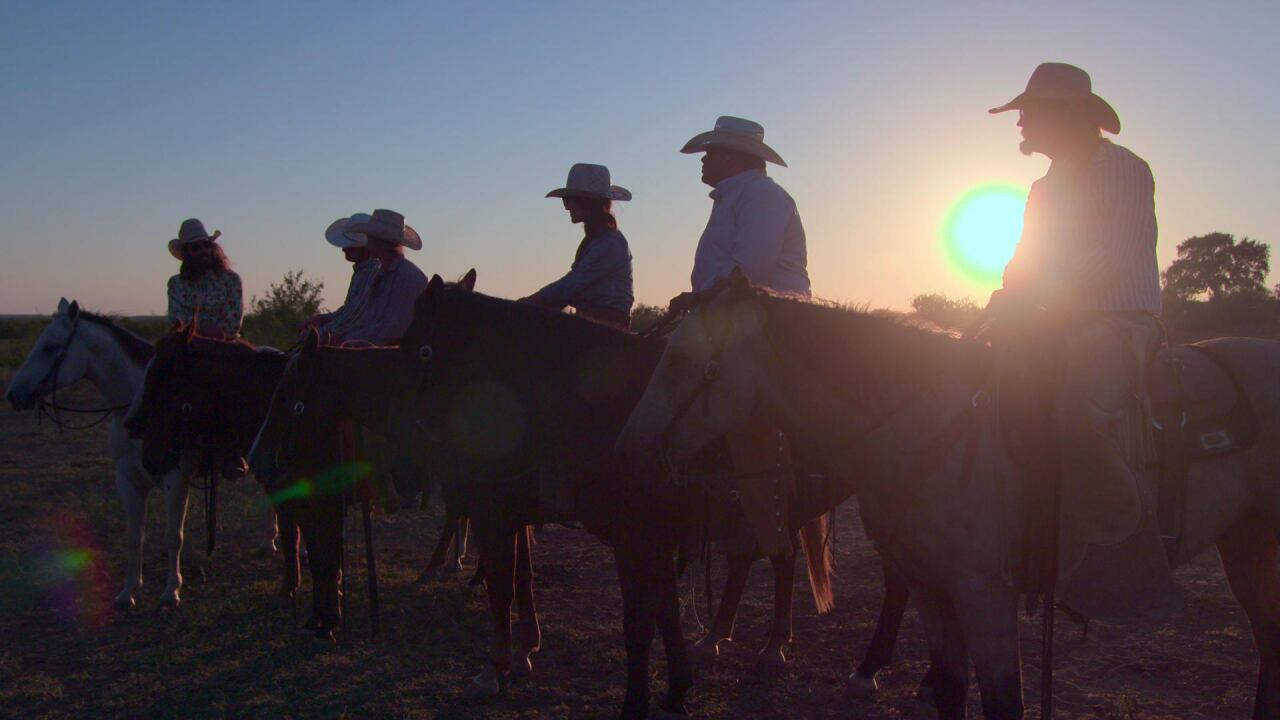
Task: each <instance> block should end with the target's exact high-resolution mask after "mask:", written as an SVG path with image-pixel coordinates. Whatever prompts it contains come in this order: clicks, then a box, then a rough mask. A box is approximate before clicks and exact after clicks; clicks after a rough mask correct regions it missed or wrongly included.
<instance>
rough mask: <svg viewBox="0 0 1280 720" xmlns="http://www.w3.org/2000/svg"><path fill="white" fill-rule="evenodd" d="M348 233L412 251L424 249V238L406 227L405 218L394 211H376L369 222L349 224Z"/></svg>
mask: <svg viewBox="0 0 1280 720" xmlns="http://www.w3.org/2000/svg"><path fill="white" fill-rule="evenodd" d="M353 219H354V218H353ZM346 232H348V233H351V234H353V235H354V234H364V235H368V236H369V237H371V238H377V239H379V240H385V241H387V242H390V243H395V244H397V245H403V246H405V247H407V248H409V249H410V250H421V249H422V237H421V236H419V235H418V231H417V230H414V229H413V228H411V227H409V226H408V225H405V224H404V216H403V215H401V214H400V213H398V212H396V211H394V210H374V211H373V214H372V215H370V216H369V219H368V220H364V221H360V222H352V223H349V224H348V225H347V230H346Z"/></svg>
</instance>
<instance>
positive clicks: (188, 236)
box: [169, 218, 222, 260]
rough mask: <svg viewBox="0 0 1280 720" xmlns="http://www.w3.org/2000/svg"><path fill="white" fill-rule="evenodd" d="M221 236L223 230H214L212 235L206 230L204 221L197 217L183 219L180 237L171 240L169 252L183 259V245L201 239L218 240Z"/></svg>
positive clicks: (179, 231)
mask: <svg viewBox="0 0 1280 720" xmlns="http://www.w3.org/2000/svg"><path fill="white" fill-rule="evenodd" d="M220 237H222V231H221V230H214V231H213V234H212V235H210V234H209V233H207V232H205V230H204V223H202V222H200V221H199V220H197V219H195V218H191V219H190V220H183V221H182V226H181V227H179V228H178V237H176V238H174V239H172V240H170V241H169V254H170V255H172V256H174V257H175V258H177V259H179V260H181V259H182V246H183V245H188V244H190V243H193V242H200V241H201V240H208V241H210V242H216V241H217V239H218V238H220Z"/></svg>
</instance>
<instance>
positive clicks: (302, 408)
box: [293, 400, 307, 415]
mask: <svg viewBox="0 0 1280 720" xmlns="http://www.w3.org/2000/svg"><path fill="white" fill-rule="evenodd" d="M306 411H307V406H306V405H304V404H303V402H302V401H301V400H299V401H298V402H296V403H294V405H293V414H294V415H302V413H304V412H306Z"/></svg>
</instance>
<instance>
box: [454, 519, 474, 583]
mask: <svg viewBox="0 0 1280 720" xmlns="http://www.w3.org/2000/svg"><path fill="white" fill-rule="evenodd" d="M457 518H458V522H457V525H458V529H457V533H456V535H455V537H454V541H453V550H454V553H453V566H454V567H455V568H456V569H458V570H459V571H461V570H462V559H463V558H465V557H466V556H467V538H469V537H471V520H470V519H469V518H467V516H466V515H458V516H457Z"/></svg>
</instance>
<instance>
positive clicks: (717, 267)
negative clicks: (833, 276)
mask: <svg viewBox="0 0 1280 720" xmlns="http://www.w3.org/2000/svg"><path fill="white" fill-rule="evenodd" d="M680 152H683V153H704V154H703V157H702V182H704V183H706V184H707V185H710V186H711V187H712V188H714V189H713V190H712V191H711V199H712V200H713V201H714V202H713V203H712V205H711V218H710V219H709V220H708V221H707V228H706V229H705V230H703V231H702V238H701V239H699V240H698V249H697V252H696V253H695V254H694V260H693V274H692V277H691V278H690V279H691V282H692V285H693V291H694V292H701V291H703V290H708V289H710V288H711V287H712V286H714V285H715V283H716V281H717V280H719V279H720V278H723V277H725V276H727V275H728V274H729V273H730V272H732V271H733V269H734V268H735V267H737V268H741V269H742V272H743V274H744V275H746V276H747V279H748V280H750V281H751V283H752V284H753V285H756V286H758V287H767V288H769V289H771V290H776V291H779V292H787V293H796V294H799V295H808V294H809V271H808V267H807V265H808V258H807V253H806V249H805V239H804V225H803V224H802V223H801V222H800V213H798V212H797V211H796V203H795V200H792V199H791V196H790V195H789V194H787V191H786V190H783V189H782V186H781V185H778V184H777V183H776V182H774V181H773V179H772V178H770V177H769V176H768V175H767V174H766V172H765V163H766V162H771V163H774V164H776V165H780V166H782V167H786V166H787V164H786V162H784V161H783V159H782V157H781V156H780V155H778V153H777V152H776V151H774V149H773V148H771V147H769V146H768V145H766V144H765V142H764V128H763V127H761V126H760V125H759V124H758V123H754V122H752V121H750V120H743V119H742V118H736V117H730V116H724V117H721V118H720V119H719V120H717V121H716V126H715V129H714V130H711V131H709V132H704V133H701V134H699V135H697V136H695V137H694V138H693V139H691V140H690V141H689V142H687V143H685V146H684V147H683V148H682V149H681V150H680Z"/></svg>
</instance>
